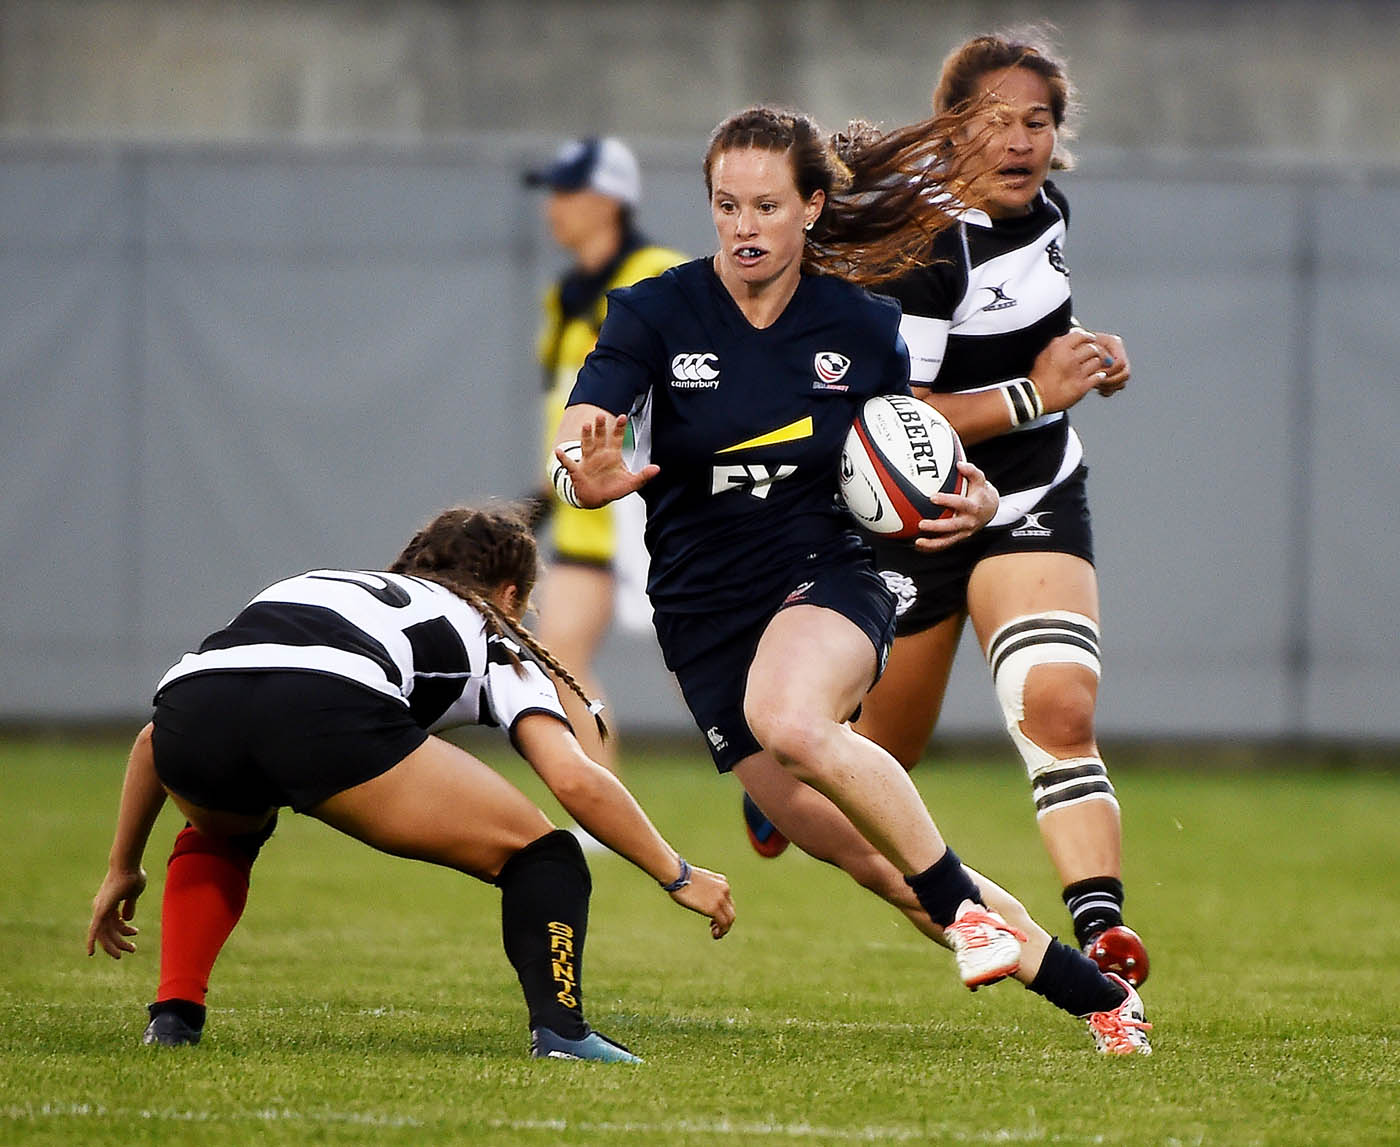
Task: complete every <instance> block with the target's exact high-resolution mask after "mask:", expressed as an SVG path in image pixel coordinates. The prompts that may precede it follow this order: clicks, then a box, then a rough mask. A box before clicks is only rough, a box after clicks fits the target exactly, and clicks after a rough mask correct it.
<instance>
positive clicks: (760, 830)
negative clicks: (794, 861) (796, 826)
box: [744, 793, 788, 860]
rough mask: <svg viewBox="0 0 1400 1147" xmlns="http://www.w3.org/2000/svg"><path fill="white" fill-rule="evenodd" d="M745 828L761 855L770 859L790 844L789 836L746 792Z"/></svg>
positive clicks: (754, 848) (778, 854) (779, 854)
mask: <svg viewBox="0 0 1400 1147" xmlns="http://www.w3.org/2000/svg"><path fill="white" fill-rule="evenodd" d="M744 828H745V829H746V830H747V831H748V834H749V843H750V844H751V845H753V850H754V851H755V852H756V853H758V855H759V856H766V857H768V859H769V860H771V859H773V857H775V856H781V855H782V853H783V850H784V849H786V848H787V846H788V838H787V837H785V836H784V835H783V834H782V833H781V832H779V831H778V830H777V828H776V826H775V825H774V824H773V822H772V821H771V820H769V819H768V818H767V817H766V816H764V815H763V810H762V809H761V808H759V807H758V805H756V804H754V802H753V797H751V796H749V794H748V793H745V794H744Z"/></svg>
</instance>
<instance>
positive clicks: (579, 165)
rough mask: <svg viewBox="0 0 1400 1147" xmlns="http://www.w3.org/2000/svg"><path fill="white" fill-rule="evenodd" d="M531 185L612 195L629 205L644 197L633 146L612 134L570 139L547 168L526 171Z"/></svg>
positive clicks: (526, 176)
mask: <svg viewBox="0 0 1400 1147" xmlns="http://www.w3.org/2000/svg"><path fill="white" fill-rule="evenodd" d="M525 185H526V186H527V187H548V188H550V189H551V190H553V191H582V190H583V189H584V188H585V187H587V188H591V189H592V190H594V191H597V192H600V193H602V194H603V195H610V196H612V198H614V199H616V200H618V201H619V202H621V203H625V204H626V205H627V206H628V207H635V206H637V204H638V202H639V201H640V200H641V198H642V173H641V169H640V168H639V167H638V166H637V157H636V156H635V155H633V154H632V149H631V148H630V147H628V146H627V145H626V144H625V143H623V142H622V140H620V139H614V138H613V137H611V136H605V137H601V138H600V137H597V136H594V137H590V138H588V139H575V140H570V141H569V142H568V143H566V144H565V145H564V146H563V147H561V148H560V149H559V151H558V153H557V154H556V155H555V157H554V159H553V161H552V162H551V163H549V164H548V165H547V166H545V167H540V168H535V169H533V170H530V171H527V172H526V173H525Z"/></svg>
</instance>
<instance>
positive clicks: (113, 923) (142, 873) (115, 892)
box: [87, 868, 146, 960]
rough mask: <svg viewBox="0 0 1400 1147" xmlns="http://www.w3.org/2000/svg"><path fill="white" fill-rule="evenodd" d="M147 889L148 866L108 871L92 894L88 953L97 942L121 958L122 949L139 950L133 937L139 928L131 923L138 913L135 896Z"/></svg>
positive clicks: (91, 951) (111, 954) (104, 949)
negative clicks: (129, 870) (133, 870)
mask: <svg viewBox="0 0 1400 1147" xmlns="http://www.w3.org/2000/svg"><path fill="white" fill-rule="evenodd" d="M145 890H146V870H145V869H144V868H138V869H137V870H136V871H135V872H108V873H107V877H106V879H105V880H103V881H102V887H101V888H99V889H98V890H97V895H96V896H94V897H93V898H92V923H90V924H89V925H88V933H87V954H88V955H89V956H91V955H92V954H93V953H94V952H95V951H96V950H97V945H99V944H101V945H102V950H103V951H104V952H106V953H107V955H109V956H111V957H112V959H114V960H120V959H121V958H122V953H123V952H134V951H136V945H135V944H134V943H133V942H132V941H131V939H130V937H132V936H135V935H136V933H137V932H138V931H139V929H138V928H137V927H136V925H134V924H132V923H131V922H130V921H131V918H132V917H133V916H135V915H136V900H137V898H138V897H139V896H140V895H141V893H143V892H144V891H145Z"/></svg>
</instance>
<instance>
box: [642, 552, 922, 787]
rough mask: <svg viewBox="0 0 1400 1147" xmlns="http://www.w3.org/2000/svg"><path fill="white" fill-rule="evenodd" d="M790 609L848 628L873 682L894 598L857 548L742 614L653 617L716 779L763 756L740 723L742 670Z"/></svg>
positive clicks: (799, 571)
mask: <svg viewBox="0 0 1400 1147" xmlns="http://www.w3.org/2000/svg"><path fill="white" fill-rule="evenodd" d="M790 605H816V606H822V607H824V608H826V609H832V610H835V611H836V612H837V613H839V614H841V616H842V617H845V618H847V619H848V620H850V621H852V622H854V623H855V625H856V626H858V627H859V629H860V630H861V632H862V633H864V634H865V635H866V637H868V638H869V639H870V644H871V645H873V646H874V647H875V656H876V674H875V675H876V677H877V678H878V677H879V675H880V672H881V671H883V669H884V667H885V661H886V659H887V658H888V657H889V651H890V645H891V644H892V643H893V641H894V620H895V616H894V607H895V598H894V595H893V594H892V593H891V592H890V591H889V590H888V589H887V588H886V586H885V582H884V579H883V578H881V577H880V575H879V574H878V573H876V572H875V569H874V567H873V566H872V565H871V564H870V555H869V552H868V551H866V550H865V549H864V548H863V547H861V548H859V549H855V550H853V551H851V552H847V553H843V554H842V555H841V556H839V557H837V558H835V559H832V558H829V557H828V558H823V559H820V560H818V561H815V562H812V563H811V564H807V563H802V564H800V565H798V566H796V567H794V569H793V571H792V573H791V576H790V577H789V579H788V580H787V582H786V583H784V588H783V589H782V591H781V592H779V593H777V594H776V595H774V596H772V597H768V598H765V599H762V600H755V601H754V602H753V603H752V606H751V607H750V608H748V609H743V608H740V609H734V610H729V611H726V612H725V613H722V614H716V613H662V612H660V611H658V612H657V613H656V614H655V617H654V620H655V624H656V636H657V640H658V642H659V643H660V645H661V652H662V655H663V656H664V657H665V659H666V666H667V668H668V669H670V670H671V672H673V673H674V674H675V675H676V680H677V681H678V682H679V684H680V687H681V694H682V695H683V696H684V698H685V703H686V706H687V708H689V709H690V714H691V716H692V717H694V718H695V724H696V725H697V726H698V727H699V729H700V732H701V733H703V734H704V736H705V743H706V744H707V745H708V746H709V749H710V756H711V757H713V758H714V762H715V768H717V769H718V770H719V771H720V772H721V773H727V772H729V770H730V769H732V768H733V767H734V766H735V765H737V764H738V763H739V762H740V761H742V760H743V759H744V758H745V757H749V756H752V755H753V754H754V753H757V752H761V751H762V749H763V746H762V745H760V744H759V743H758V741H757V740H756V739H755V738H754V735H753V733H752V732H751V731H750V729H749V726H748V723H747V722H746V721H745V720H744V692H745V690H746V688H747V685H748V675H749V665H750V664H751V663H752V661H753V656H754V652H755V651H756V650H757V649H758V641H759V638H760V637H762V636H763V631H764V630H765V629H766V628H767V627H768V623H769V622H770V621H772V620H773V618H774V616H776V615H777V613H778V612H779V611H781V610H783V609H785V608H787V607H788V606H790ZM872 684H873V682H872Z"/></svg>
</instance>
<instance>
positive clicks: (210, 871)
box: [156, 826, 253, 1004]
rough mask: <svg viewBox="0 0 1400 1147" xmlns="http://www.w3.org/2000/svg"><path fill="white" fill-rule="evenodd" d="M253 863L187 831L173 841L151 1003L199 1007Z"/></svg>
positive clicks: (238, 912)
mask: <svg viewBox="0 0 1400 1147" xmlns="http://www.w3.org/2000/svg"><path fill="white" fill-rule="evenodd" d="M252 867H253V862H252V860H250V859H249V858H248V856H247V855H245V854H244V853H241V852H239V851H238V850H237V849H235V848H232V847H230V845H229V844H228V842H226V841H223V840H219V839H217V838H214V837H209V836H205V835H204V834H203V833H201V832H199V831H198V830H197V829H195V828H193V827H190V826H187V827H186V828H184V829H183V830H182V831H181V832H180V835H179V836H177V837H176V838H175V847H174V849H173V850H172V851H171V853H170V864H169V867H168V868H167V869H166V875H165V898H164V900H163V901H162V902H161V909H160V988H159V989H158V990H157V992H156V1001H157V1002H160V1001H161V1000H189V1001H190V1002H191V1003H196V1004H203V1003H204V997H205V995H206V994H207V993H208V991H209V973H210V972H211V971H213V969H214V961H215V960H217V959H218V958H219V953H220V952H221V951H222V950H223V946H224V942H225V941H226V940H228V938H229V933H231V932H232V931H233V929H234V925H236V924H237V923H238V920H239V917H241V916H242V915H243V906H244V905H245V904H246V903H247V902H248V873H249V872H250V871H251V870H252Z"/></svg>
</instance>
